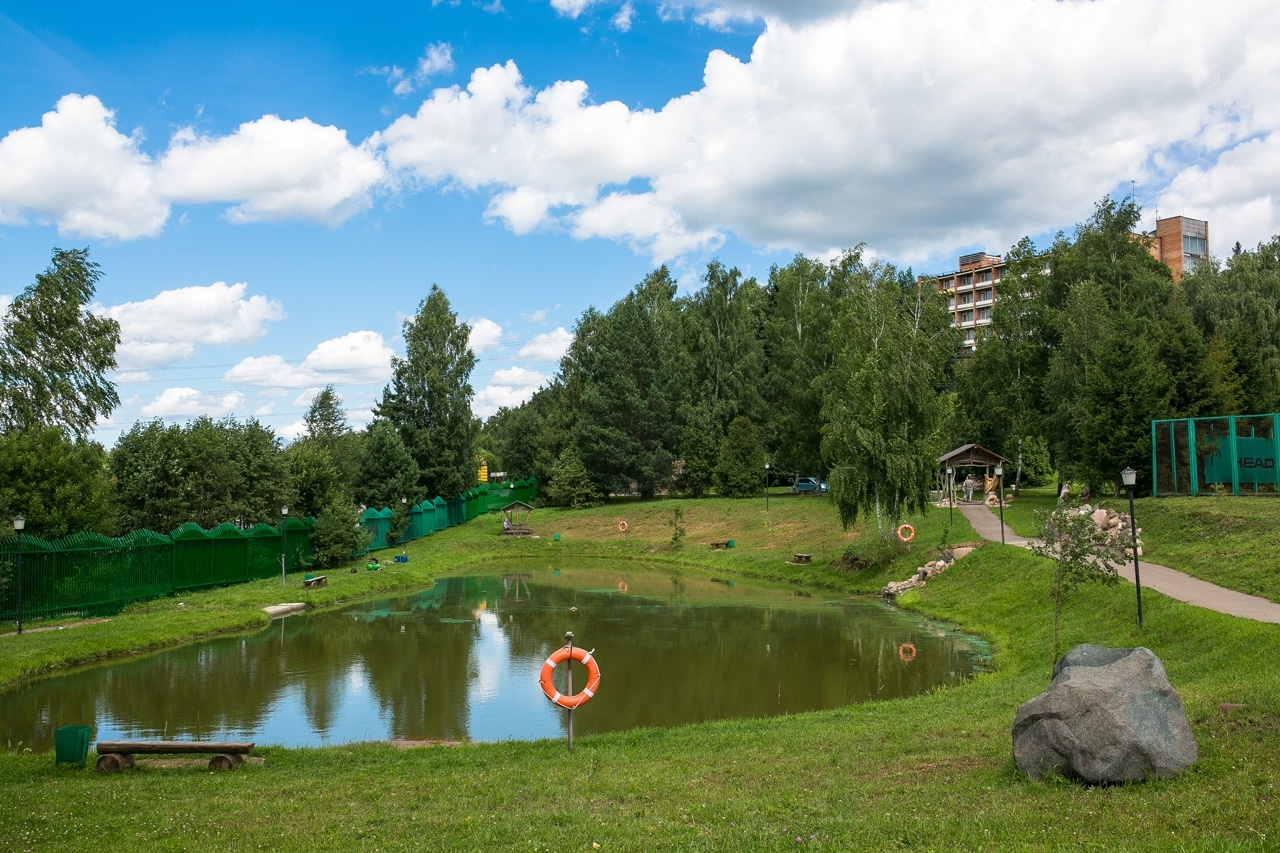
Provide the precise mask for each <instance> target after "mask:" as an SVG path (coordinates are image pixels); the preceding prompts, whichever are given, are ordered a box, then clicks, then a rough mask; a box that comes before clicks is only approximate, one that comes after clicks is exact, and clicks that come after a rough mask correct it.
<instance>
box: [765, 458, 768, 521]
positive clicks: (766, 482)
mask: <svg viewBox="0 0 1280 853" xmlns="http://www.w3.org/2000/svg"><path fill="white" fill-rule="evenodd" d="M764 511H765V512H768V511H769V463H768V462H766V463H764Z"/></svg>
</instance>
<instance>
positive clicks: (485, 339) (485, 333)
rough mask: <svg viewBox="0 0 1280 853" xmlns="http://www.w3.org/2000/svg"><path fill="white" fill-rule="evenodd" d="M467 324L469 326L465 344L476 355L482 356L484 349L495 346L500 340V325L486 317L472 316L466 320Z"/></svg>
mask: <svg viewBox="0 0 1280 853" xmlns="http://www.w3.org/2000/svg"><path fill="white" fill-rule="evenodd" d="M467 325H468V326H470V327H471V336H470V337H469V338H468V339H467V346H469V347H471V350H472V352H475V353H476V354H477V355H480V356H483V355H484V351H485V350H486V349H489V348H490V347H495V346H497V345H498V343H499V342H500V341H501V340H502V327H501V326H499V325H498V324H497V323H495V322H493V321H492V320H490V319H488V318H487V317H478V318H473V319H471V320H468V321H467Z"/></svg>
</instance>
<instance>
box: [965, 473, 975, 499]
mask: <svg viewBox="0 0 1280 853" xmlns="http://www.w3.org/2000/svg"><path fill="white" fill-rule="evenodd" d="M976 485H977V483H975V482H974V481H973V474H969V475H968V476H967V477H965V478H964V499H965V500H966V501H971V500H973V487H974V486H976Z"/></svg>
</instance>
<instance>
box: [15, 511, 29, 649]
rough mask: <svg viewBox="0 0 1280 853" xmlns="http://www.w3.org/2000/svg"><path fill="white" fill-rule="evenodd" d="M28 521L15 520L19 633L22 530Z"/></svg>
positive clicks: (20, 622)
mask: <svg viewBox="0 0 1280 853" xmlns="http://www.w3.org/2000/svg"><path fill="white" fill-rule="evenodd" d="M26 526H27V520H26V519H25V518H23V517H22V516H20V515H19V516H15V517H14V519H13V532H14V533H16V534H17V535H18V633H19V634H21V633H22V529H23V528H24V527H26Z"/></svg>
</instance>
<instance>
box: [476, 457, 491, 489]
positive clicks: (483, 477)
mask: <svg viewBox="0 0 1280 853" xmlns="http://www.w3.org/2000/svg"><path fill="white" fill-rule="evenodd" d="M476 479H477V480H479V481H480V482H482V483H487V482H489V463H488V462H484V461H483V460H482V461H481V462H480V470H479V471H478V472H476Z"/></svg>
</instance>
